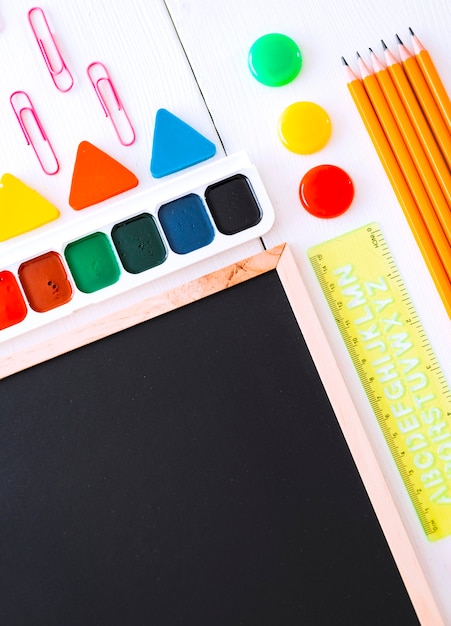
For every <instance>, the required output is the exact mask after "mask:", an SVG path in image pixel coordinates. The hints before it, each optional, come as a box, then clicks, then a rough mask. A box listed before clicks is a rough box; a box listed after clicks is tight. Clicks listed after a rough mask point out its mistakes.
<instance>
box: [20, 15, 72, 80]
mask: <svg viewBox="0 0 451 626" xmlns="http://www.w3.org/2000/svg"><path fill="white" fill-rule="evenodd" d="M28 21H29V22H30V26H31V29H32V31H33V34H34V36H35V38H36V41H37V43H38V46H39V49H40V51H41V54H42V56H43V57H44V61H45V64H46V66H47V69H48V71H49V72H50V76H51V77H52V80H53V82H54V83H55V86H56V88H57V89H59V90H60V91H63V92H66V91H69V89H71V88H72V85H73V84H74V79H73V76H72V74H71V73H70V71H69V69H68V67H67V65H66V63H65V62H64V59H63V57H62V55H61V52H60V49H59V48H58V45H57V43H56V41H55V37H54V36H53V35H52V32H51V30H50V26H49V23H48V22H47V18H46V17H45V14H44V11H43V10H42V9H41V8H40V7H33V8H32V9H30V10H29V11H28Z"/></svg>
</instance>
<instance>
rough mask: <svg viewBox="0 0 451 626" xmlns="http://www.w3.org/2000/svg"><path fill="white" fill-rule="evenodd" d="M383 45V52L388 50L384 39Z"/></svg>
mask: <svg viewBox="0 0 451 626" xmlns="http://www.w3.org/2000/svg"><path fill="white" fill-rule="evenodd" d="M381 44H382V50H387V44H386V43H385V41H384V40H383V39H381Z"/></svg>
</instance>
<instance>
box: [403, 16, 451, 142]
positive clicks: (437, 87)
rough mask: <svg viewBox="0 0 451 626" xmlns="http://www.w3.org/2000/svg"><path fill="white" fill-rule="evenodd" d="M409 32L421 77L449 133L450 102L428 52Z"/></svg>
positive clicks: (450, 128) (413, 34) (450, 127)
mask: <svg viewBox="0 0 451 626" xmlns="http://www.w3.org/2000/svg"><path fill="white" fill-rule="evenodd" d="M409 30H410V34H411V35H412V46H413V51H414V54H415V58H416V60H417V62H418V65H419V66H420V68H421V71H422V72H423V76H424V78H425V79H426V82H427V84H428V85H429V89H430V90H431V93H432V95H433V96H434V99H435V102H436V104H437V106H438V108H439V109H440V111H441V113H442V115H443V119H444V120H445V122H446V124H447V126H448V129H449V131H450V132H451V101H450V99H449V96H448V94H447V92H446V89H445V86H444V84H443V83H442V80H441V78H440V76H439V74H438V72H437V69H436V67H435V65H434V62H433V61H432V59H431V56H430V54H429V52H428V51H427V50H426V48H425V47H424V46H423V44H422V43H421V41H420V40H419V39H418V37H417V36H416V35H415V33H414V32H413V30H412V29H411V28H409Z"/></svg>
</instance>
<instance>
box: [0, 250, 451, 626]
mask: <svg viewBox="0 0 451 626" xmlns="http://www.w3.org/2000/svg"><path fill="white" fill-rule="evenodd" d="M272 270H276V272H277V274H278V276H279V279H280V281H281V283H282V286H283V289H284V290H285V293H286V295H287V298H288V300H289V302H290V305H291V307H292V310H293V313H294V315H295V318H296V320H297V322H298V324H299V327H300V329H301V331H302V334H303V336H304V339H305V341H306V344H307V346H308V348H309V350H310V353H311V356H312V358H313V361H314V363H315V365H316V368H317V370H318V373H319V375H320V377H321V379H322V381H323V385H324V388H325V390H326V392H327V394H328V397H329V399H330V402H331V404H332V407H333V409H334V412H335V415H336V417H337V420H338V422H339V425H340V427H341V429H342V432H343V434H344V436H345V439H346V441H347V444H348V446H349V449H350V451H351V454H352V456H353V458H354V461H355V463H356V465H357V468H358V470H359V473H360V475H361V477H362V480H363V483H364V485H365V487H366V490H367V492H368V495H369V497H370V500H371V502H372V505H373V507H374V509H375V512H376V515H377V517H378V519H379V522H380V524H381V527H382V530H383V531H384V534H385V536H386V539H387V542H388V544H389V546H390V549H391V551H392V553H393V556H394V558H395V561H396V563H397V566H398V568H399V571H400V573H401V576H402V578H403V580H404V583H405V585H406V588H407V591H408V593H409V595H410V597H411V600H412V603H413V605H414V607H415V610H416V612H417V614H418V617H419V619H420V621H421V622H422V623H425V624H437V625H439V624H441V623H442V619H441V617H440V611H439V609H438V607H437V605H436V602H435V599H434V596H433V593H432V591H431V589H430V586H429V584H428V582H427V578H426V575H425V572H424V571H423V569H422V567H421V564H420V562H419V560H418V558H417V555H416V553H415V549H414V546H413V545H412V543H411V541H410V539H409V537H408V534H407V533H406V530H405V528H404V524H403V522H402V517H401V515H400V512H399V511H398V508H397V506H396V504H395V502H394V500H393V497H392V495H391V492H390V490H389V488H388V485H387V483H386V480H385V477H384V474H383V472H382V471H381V468H380V467H379V464H378V461H377V459H376V457H375V455H374V453H373V449H372V446H371V443H370V440H369V438H368V436H367V434H366V432H365V429H364V427H363V425H362V422H361V420H360V418H359V415H358V412H357V410H356V407H355V405H354V402H353V399H352V397H351V394H350V393H349V390H348V388H347V386H346V384H345V381H344V379H343V377H342V375H341V373H340V369H339V367H338V365H337V363H336V360H335V357H334V355H333V352H332V349H331V347H330V345H329V342H328V340H327V337H326V335H325V333H324V331H323V329H322V326H321V324H320V321H319V318H318V316H317V314H316V311H315V309H314V306H313V303H312V301H311V299H310V297H309V294H308V291H307V289H306V287H305V284H304V282H303V280H302V277H301V275H300V273H299V271H298V268H297V266H296V263H295V261H294V258H293V256H292V254H291V251H290V249H289V246H288V245H287V244H281V245H279V246H276V247H274V248H271V249H269V250H265V251H263V252H261V253H258V254H256V255H253V256H251V257H248V258H246V259H244V260H242V261H239V262H237V263H234V264H232V265H229V266H227V267H224V268H222V269H220V270H218V271H215V272H212V273H210V274H207V275H205V276H203V277H201V278H198V279H195V280H193V281H190V282H188V283H185V284H183V285H181V286H179V287H175V288H173V289H171V290H168V291H167V292H165V293H162V294H158V295H156V296H152V297H148V298H146V299H143V300H142V301H141V302H139V303H138V304H133V305H132V306H128V307H125V308H123V309H121V310H119V311H117V312H114V313H110V314H108V315H105V316H102V317H99V318H97V319H96V320H95V321H94V322H89V324H85V325H81V326H80V327H78V328H77V329H75V330H74V329H71V331H70V332H67V331H66V332H64V333H62V334H59V335H56V336H52V337H51V338H49V339H47V340H46V341H44V342H42V341H40V342H36V343H33V342H32V341H31V342H30V343H29V344H28V345H27V348H26V349H22V350H19V351H15V350H12V351H11V353H9V354H6V356H4V358H3V359H2V361H1V362H0V379H1V378H5V377H7V376H9V375H12V374H14V373H17V372H19V371H21V370H24V369H26V368H29V367H32V366H34V365H37V364H39V363H42V362H44V361H46V360H48V359H52V358H54V357H57V356H59V355H61V354H64V353H66V352H69V351H71V350H74V349H76V348H78V347H81V346H83V345H86V344H89V343H91V342H94V341H97V340H99V339H102V338H104V337H106V336H109V335H112V334H113V333H117V332H119V331H121V330H124V329H126V328H129V327H131V326H134V325H135V324H139V323H141V322H144V321H147V320H149V319H152V318H155V317H157V316H159V315H162V314H164V313H167V312H169V311H172V310H174V309H177V308H179V307H182V306H185V305H187V304H190V303H192V302H195V301H197V300H200V299H202V298H205V297H207V296H209V295H212V294H214V293H217V292H219V291H222V290H225V289H228V288H229V287H232V286H235V285H237V284H239V283H242V282H244V281H247V280H251V279H252V278H255V277H257V276H259V275H261V274H264V273H265V272H269V271H272Z"/></svg>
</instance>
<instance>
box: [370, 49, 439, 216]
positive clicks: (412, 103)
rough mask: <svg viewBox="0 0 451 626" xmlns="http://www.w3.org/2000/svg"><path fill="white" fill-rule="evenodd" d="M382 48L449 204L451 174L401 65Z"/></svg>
mask: <svg viewBox="0 0 451 626" xmlns="http://www.w3.org/2000/svg"><path fill="white" fill-rule="evenodd" d="M382 47H383V50H384V55H385V63H386V65H387V69H388V72H389V74H390V76H391V78H392V80H393V82H394V84H395V86H396V89H397V91H398V94H399V96H400V98H401V100H402V101H403V103H404V106H405V109H406V111H407V114H408V115H409V118H410V121H411V122H412V124H413V125H414V127H415V130H416V133H417V135H418V138H419V140H420V141H421V143H422V146H423V149H424V151H425V153H426V155H427V157H428V159H429V162H430V164H431V166H432V168H433V169H434V172H435V175H436V177H437V180H438V182H439V184H440V187H441V189H442V191H443V194H444V196H445V198H446V200H447V202H448V204H451V172H450V170H449V169H448V166H447V164H446V161H445V160H444V158H443V154H442V153H441V151H440V148H439V147H438V144H437V142H436V141H435V137H434V135H433V134H432V131H431V129H430V126H429V124H428V122H427V119H426V117H425V115H424V114H423V111H422V109H421V107H420V105H419V104H418V100H417V97H416V95H415V93H414V91H413V89H412V87H411V85H410V83H409V80H408V78H407V76H406V73H405V72H404V69H403V67H402V65H401V63H398V61H397V60H396V59H395V57H394V56H393V54H392V53H391V51H390V50H389V49H388V48H387V46H386V45H385V43H384V42H383V41H382Z"/></svg>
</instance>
